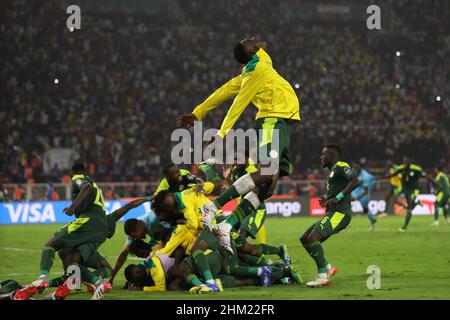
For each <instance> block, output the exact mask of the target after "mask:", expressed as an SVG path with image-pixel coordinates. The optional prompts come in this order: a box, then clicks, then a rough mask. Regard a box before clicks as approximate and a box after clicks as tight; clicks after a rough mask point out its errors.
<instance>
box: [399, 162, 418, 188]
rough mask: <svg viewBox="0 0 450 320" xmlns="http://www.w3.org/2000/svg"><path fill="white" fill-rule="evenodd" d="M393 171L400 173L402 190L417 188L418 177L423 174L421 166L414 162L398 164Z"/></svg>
mask: <svg viewBox="0 0 450 320" xmlns="http://www.w3.org/2000/svg"><path fill="white" fill-rule="evenodd" d="M395 173H401V174H402V187H403V189H404V190H411V191H412V190H417V189H420V188H419V179H420V178H421V177H423V176H425V172H424V171H423V170H422V168H421V167H419V166H418V165H415V164H411V165H409V167H405V166H404V165H400V166H398V168H397V171H396V172H395Z"/></svg>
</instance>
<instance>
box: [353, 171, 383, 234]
mask: <svg viewBox="0 0 450 320" xmlns="http://www.w3.org/2000/svg"><path fill="white" fill-rule="evenodd" d="M353 168H354V170H355V173H356V174H357V175H358V179H359V181H360V182H361V184H360V185H359V187H358V188H356V189H355V190H353V191H352V200H357V201H359V202H360V203H361V206H362V207H363V212H364V213H365V214H367V217H368V218H369V220H370V230H371V231H374V230H375V223H376V222H377V219H375V215H374V214H373V213H372V212H370V208H369V202H370V198H371V193H370V191H371V190H372V188H373V187H374V186H375V184H376V183H377V178H375V176H374V175H372V174H370V173H369V172H368V171H367V170H364V169H362V168H361V165H360V164H359V163H355V164H354V165H353Z"/></svg>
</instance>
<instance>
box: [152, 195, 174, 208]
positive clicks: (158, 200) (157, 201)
mask: <svg viewBox="0 0 450 320" xmlns="http://www.w3.org/2000/svg"><path fill="white" fill-rule="evenodd" d="M169 193H172V192H171V191H169V190H162V191H160V192H158V194H157V195H156V196H155V197H154V198H153V201H152V210H153V211H155V213H156V214H157V213H158V211H159V210H160V209H162V208H164V207H165V206H164V204H163V201H164V199H166V196H167V195H168V194H169Z"/></svg>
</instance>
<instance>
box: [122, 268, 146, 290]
mask: <svg viewBox="0 0 450 320" xmlns="http://www.w3.org/2000/svg"><path fill="white" fill-rule="evenodd" d="M125 278H126V279H127V281H128V282H130V283H132V284H133V285H135V286H137V287H144V286H146V285H148V284H149V282H151V281H150V279H148V276H147V272H146V271H145V267H144V266H141V265H138V264H130V265H128V266H127V267H126V268H125Z"/></svg>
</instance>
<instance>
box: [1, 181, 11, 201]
mask: <svg viewBox="0 0 450 320" xmlns="http://www.w3.org/2000/svg"><path fill="white" fill-rule="evenodd" d="M8 201H9V195H8V189H6V188H4V187H3V184H1V183H0V202H8Z"/></svg>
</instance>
